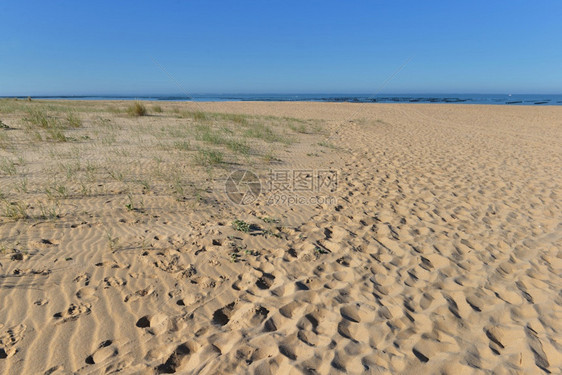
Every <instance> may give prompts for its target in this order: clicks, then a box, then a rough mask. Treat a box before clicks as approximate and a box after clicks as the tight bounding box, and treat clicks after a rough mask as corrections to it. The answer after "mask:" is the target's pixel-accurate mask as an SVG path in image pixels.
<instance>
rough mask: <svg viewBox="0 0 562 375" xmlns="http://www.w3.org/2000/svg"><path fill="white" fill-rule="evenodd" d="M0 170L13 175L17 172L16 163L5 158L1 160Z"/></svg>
mask: <svg viewBox="0 0 562 375" xmlns="http://www.w3.org/2000/svg"><path fill="white" fill-rule="evenodd" d="M0 170H2V172H3V173H4V174H7V175H8V176H13V175H15V174H16V163H14V162H13V161H12V160H9V159H5V158H4V159H2V160H1V161H0Z"/></svg>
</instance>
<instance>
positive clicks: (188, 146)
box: [174, 141, 191, 151]
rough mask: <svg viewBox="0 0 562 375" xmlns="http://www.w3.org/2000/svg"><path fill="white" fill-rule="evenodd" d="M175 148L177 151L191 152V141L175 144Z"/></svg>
mask: <svg viewBox="0 0 562 375" xmlns="http://www.w3.org/2000/svg"><path fill="white" fill-rule="evenodd" d="M174 148H175V149H176V150H181V151H189V150H191V144H190V143H189V141H180V142H176V143H174Z"/></svg>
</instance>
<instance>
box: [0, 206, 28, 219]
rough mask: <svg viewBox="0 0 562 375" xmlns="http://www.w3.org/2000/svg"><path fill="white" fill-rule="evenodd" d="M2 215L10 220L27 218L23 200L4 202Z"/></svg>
mask: <svg viewBox="0 0 562 375" xmlns="http://www.w3.org/2000/svg"><path fill="white" fill-rule="evenodd" d="M4 215H5V216H6V217H7V218H10V219H12V220H22V219H27V218H28V217H29V214H28V213H27V204H25V203H23V202H5V206H4Z"/></svg>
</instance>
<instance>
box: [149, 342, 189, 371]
mask: <svg viewBox="0 0 562 375" xmlns="http://www.w3.org/2000/svg"><path fill="white" fill-rule="evenodd" d="M195 350H196V349H195V346H194V345H191V344H189V343H184V344H181V345H179V346H177V347H176V349H175V350H174V351H173V352H172V354H170V356H169V357H168V359H167V360H166V362H164V363H163V364H161V365H159V366H158V367H156V373H157V374H175V373H176V372H177V371H179V370H180V368H181V367H182V364H183V363H184V362H185V359H187V357H188V356H189V355H190V354H192V353H194V352H195Z"/></svg>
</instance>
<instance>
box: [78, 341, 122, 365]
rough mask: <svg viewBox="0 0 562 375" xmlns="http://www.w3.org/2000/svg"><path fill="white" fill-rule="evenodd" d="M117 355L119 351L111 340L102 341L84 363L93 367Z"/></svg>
mask: <svg viewBox="0 0 562 375" xmlns="http://www.w3.org/2000/svg"><path fill="white" fill-rule="evenodd" d="M117 354H119V350H118V349H117V346H116V345H115V343H114V342H113V341H112V340H105V341H102V342H101V343H100V344H99V346H98V348H97V349H96V351H95V352H94V353H93V354H92V355H90V356H88V357H87V358H86V361H85V362H86V363H87V364H89V365H93V364H96V363H102V362H103V361H105V360H106V359H108V358H110V357H114V356H116V355H117Z"/></svg>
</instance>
